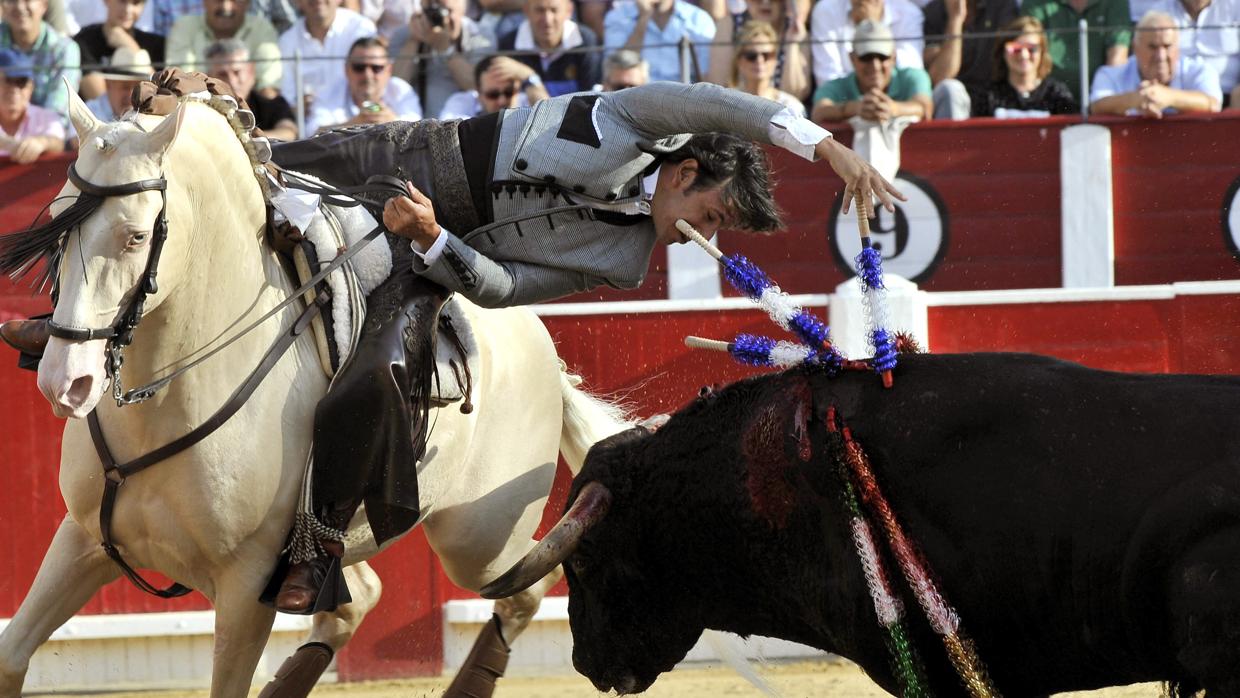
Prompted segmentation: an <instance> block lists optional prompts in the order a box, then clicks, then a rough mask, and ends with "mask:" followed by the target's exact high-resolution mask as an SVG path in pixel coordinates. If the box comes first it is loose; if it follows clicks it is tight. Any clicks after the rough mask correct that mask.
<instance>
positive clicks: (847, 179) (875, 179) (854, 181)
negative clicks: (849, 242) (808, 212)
mask: <svg viewBox="0 0 1240 698" xmlns="http://www.w3.org/2000/svg"><path fill="white" fill-rule="evenodd" d="M815 150H816V151H817V154H818V157H820V158H824V159H826V161H827V162H828V163H829V164H830V165H831V169H833V170H835V173H836V174H838V175H839V176H840V179H843V180H844V206H843V209H842V212H843V213H848V211H849V210H850V209H851V208H852V205H853V202H854V201H856V198H857V195H858V194H861V195H862V196H863V197H864V200H865V201H867V202H871V201H873V200H874V199H873V198H872V197H875V196H877V197H878V200H879V201H881V202H882V204H883V206H884V207H885V208H886V209H887V210H888V211H895V201H894V200H893V197H894V198H895V199H899V200H900V201H907V200H908V199H906V198H905V196H904V195H903V194H901V193H900V190H898V189H896V188H895V186H893V185H892V184H891V182H888V181H887V180H886V179H884V178H883V176H882V175H880V174H879V173H878V170H876V169H874V166H873V165H871V164H870V163H868V162H866V161H865V160H864V159H862V157H861V156H860V155H857V153H856V152H855V151H853V150H852V149H851V148H849V147H847V146H845V145H843V144H841V143H840V142H839V141H837V140H835V139H834V138H827V139H825V140H823V141H822V142H821V143H819V144H818V146H817V147H816V149H815Z"/></svg>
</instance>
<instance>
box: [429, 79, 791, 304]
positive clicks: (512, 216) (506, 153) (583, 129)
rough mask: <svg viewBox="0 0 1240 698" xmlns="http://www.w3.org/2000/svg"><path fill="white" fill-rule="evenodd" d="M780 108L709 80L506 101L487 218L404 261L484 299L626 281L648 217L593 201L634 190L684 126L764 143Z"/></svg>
mask: <svg viewBox="0 0 1240 698" xmlns="http://www.w3.org/2000/svg"><path fill="white" fill-rule="evenodd" d="M782 108H783V107H782V106H781V105H779V104H778V103H776V102H772V101H770V100H766V99H762V98H760V97H754V96H751V95H748V94H744V93H741V92H738V91H735V90H728V89H724V88H721V87H719V86H717V85H712V84H708V83H698V84H694V85H684V84H680V83H671V82H658V83H651V84H649V85H644V86H642V87H635V88H630V89H627V90H623V91H620V92H612V93H603V94H575V95H563V96H560V97H555V98H552V99H548V100H545V101H543V102H540V103H538V104H536V105H534V106H533V107H529V108H525V109H514V110H508V111H505V112H504V114H503V118H502V122H501V126H500V135H499V142H498V147H497V148H496V154H495V162H494V164H493V166H492V176H491V187H492V196H491V204H492V211H493V220H494V221H495V222H494V223H491V224H489V225H485V226H482V227H480V228H477V229H475V230H472V231H450V237H449V239H448V241H447V243H446V245H445V247H444V248H443V250H442V253H441V254H440V255H439V257H438V258H437V259H435V260H434V262H433V263H432V264H430V265H427V264H425V263H423V262H421V261H420V260H418V261H416V262H415V264H414V269H415V271H417V272H418V273H420V274H422V275H424V276H426V277H428V278H430V279H432V280H434V281H436V282H437V283H439V284H441V285H443V286H444V287H446V288H449V289H451V290H453V291H456V292H458V293H461V294H462V295H464V296H465V297H467V298H469V299H470V300H472V301H473V302H475V303H477V304H479V305H482V306H485V307H501V306H512V305H525V304H528V303H536V302H539V301H544V300H551V299H554V298H559V297H561V296H566V295H569V294H572V293H577V292H580V291H585V290H588V289H591V288H595V287H598V286H601V285H604V284H606V285H608V286H612V287H614V288H622V289H630V288H636V287H638V286H640V285H641V283H642V280H643V278H644V277H645V275H646V269H647V267H648V266H649V263H650V254H651V252H652V251H653V250H654V245H655V229H654V225H653V224H652V223H651V220H650V218H649V217H647V216H622V215H619V214H616V213H614V212H600V210H599V209H596V208H593V207H594V206H597V205H600V204H615V203H622V202H626V201H636V200H638V199H639V198H640V197H641V196H642V193H643V192H642V188H641V187H642V185H641V181H642V175H643V173H644V172H645V171H646V169H647V168H649V167H650V166H651V165H652V164H653V163H654V161H655V159H656V158H657V157H658V156H660V155H662V154H666V153H669V152H672V151H674V150H676V149H677V148H679V147H680V146H682V145H683V144H684V143H685V142H686V141H688V139H689V137H690V136H689V135H688V134H692V133H706V132H715V131H717V132H727V133H734V134H736V135H738V136H743V137H746V138H750V139H752V140H755V141H760V142H763V143H769V142H770V131H769V129H770V120H771V117H772V116H774V115H775V114H776V113H777V112H779V111H780V110H781V109H782Z"/></svg>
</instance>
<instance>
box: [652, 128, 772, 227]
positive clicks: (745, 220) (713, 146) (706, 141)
mask: <svg viewBox="0 0 1240 698" xmlns="http://www.w3.org/2000/svg"><path fill="white" fill-rule="evenodd" d="M690 159H692V160H696V161H697V164H698V170H697V179H695V180H694V182H693V186H691V187H690V191H701V190H704V189H714V188H716V187H720V186H721V187H722V188H723V202H724V203H725V204H726V205H727V206H728V207H729V208H730V209H731V212H732V214H733V216H735V220H734V221H733V223H732V224H733V225H734V226H735V227H737V228H740V229H742V230H754V231H769V230H779V229H780V228H782V227H783V221H782V220H780V214H779V207H777V206H776V205H775V199H774V197H772V196H771V184H772V182H771V175H770V172H769V166H768V164H767V160H766V153H765V152H763V150H762V148H761V147H760V146H758V145H757V144H756V143H753V142H752V141H749V140H746V139H744V138H739V137H737V136H733V135H731V134H728V133H699V134H696V135H694V136H693V137H692V138H690V139H689V142H688V143H686V144H684V145H683V146H681V147H680V148H677V149H676V150H674V151H672V152H671V153H670V154H669V155H668V156H667V157H666V158H665V159H664V162H666V163H669V164H675V163H678V162H683V161H685V160H690Z"/></svg>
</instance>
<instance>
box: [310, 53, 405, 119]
mask: <svg viewBox="0 0 1240 698" xmlns="http://www.w3.org/2000/svg"><path fill="white" fill-rule="evenodd" d="M421 118H422V104H421V102H419V101H418V94H417V93H416V92H414V91H413V88H412V87H410V86H409V83H407V82H405V81H404V80H401V79H400V78H394V77H392V61H391V59H390V58H388V47H387V40H386V39H384V38H383V37H380V36H370V37H366V38H363V39H358V40H357V41H355V42H353V46H352V47H351V48H350V49H349V58H348V60H347V61H345V79H344V80H343V81H337V82H336V83H335V84H333V85H331V86H330V87H328V88H327V90H326V91H325V92H323V93H322V94H321V95H320V96H318V97H316V98H315V100H314V109H313V110H312V111H311V112H310V115H309V116H308V117H307V118H306V133H308V134H312V133H315V132H316V131H321V130H326V129H330V128H336V127H340V126H353V125H356V124H382V123H387V122H389V121H396V120H398V119H399V120H401V121H417V120H419V119H421Z"/></svg>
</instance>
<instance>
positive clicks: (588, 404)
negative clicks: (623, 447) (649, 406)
mask: <svg viewBox="0 0 1240 698" xmlns="http://www.w3.org/2000/svg"><path fill="white" fill-rule="evenodd" d="M580 385H581V377H580V376H577V375H574V374H572V373H569V372H568V367H567V366H565V365H564V362H563V361H561V362H560V394H561V395H562V396H563V397H564V426H563V427H561V431H560V453H561V454H562V455H563V456H564V461H565V462H567V463H568V468H569V470H571V471H572V472H573V476H574V477H576V475H577V473H579V472H581V466H582V464H583V463H585V461H586V452H587V451H589V450H590V447H591V446H593V445H594V444H595V443H597V442H599V441H602V440H603V439H605V438H607V437H609V436H611V435H612V434H617V433H619V432H622V431H624V430H625V429H628V428H629V427H631V426H633V425H634V424H636V422H635V421H634V420H633V419H632V417H631V416H630V415H629V413H628V411H627V410H625V409H624V407H622V406H620V405H617V404H613V403H610V402H607V401H606V400H603V399H601V398H597V397H595V396H593V395H591V394H590V393H588V392H586V391H585V390H583V389H581V388H580V387H578V386H580Z"/></svg>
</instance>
